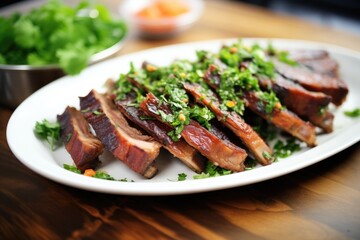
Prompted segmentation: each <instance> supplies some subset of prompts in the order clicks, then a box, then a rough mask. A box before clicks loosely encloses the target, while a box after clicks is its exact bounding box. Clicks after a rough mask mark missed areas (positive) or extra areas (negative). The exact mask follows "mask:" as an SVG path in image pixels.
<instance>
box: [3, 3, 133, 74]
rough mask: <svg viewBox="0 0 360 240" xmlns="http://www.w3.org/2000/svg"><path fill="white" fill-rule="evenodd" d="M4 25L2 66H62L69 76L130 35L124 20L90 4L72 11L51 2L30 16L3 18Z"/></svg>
mask: <svg viewBox="0 0 360 240" xmlns="http://www.w3.org/2000/svg"><path fill="white" fill-rule="evenodd" d="M0 26H1V27H0V63H1V64H15V65H18V64H28V65H45V64H59V65H60V66H61V67H62V68H63V70H64V71H65V72H66V73H68V74H78V73H79V72H80V71H81V70H82V69H83V68H85V67H86V66H87V64H88V62H89V59H90V57H91V56H92V55H93V54H95V53H97V52H99V51H102V50H104V49H106V48H108V47H110V46H112V45H114V44H115V43H116V42H118V41H120V40H121V39H122V38H124V36H125V34H126V32H127V30H126V25H125V23H124V22H123V21H122V20H114V19H112V18H111V17H110V14H109V11H108V10H107V9H106V8H105V7H104V6H102V5H92V4H91V3H90V1H89V2H85V1H84V2H81V3H79V4H78V5H77V6H76V7H75V8H72V7H69V6H67V5H65V4H63V3H62V2H61V1H60V0H49V1H47V2H46V3H45V4H44V5H42V6H40V7H39V8H36V9H33V10H31V11H30V12H29V13H27V14H22V15H21V14H19V13H14V14H13V15H12V16H10V17H7V18H5V17H0Z"/></svg>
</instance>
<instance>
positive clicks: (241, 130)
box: [184, 83, 273, 165]
mask: <svg viewBox="0 0 360 240" xmlns="http://www.w3.org/2000/svg"><path fill="white" fill-rule="evenodd" d="M184 88H185V90H186V91H188V92H189V93H190V94H192V95H193V96H194V97H195V99H196V100H197V101H198V102H200V103H202V104H203V105H205V106H207V107H208V108H209V109H210V110H211V111H212V112H213V113H214V114H215V115H216V117H217V119H218V120H219V122H221V123H222V124H223V125H225V126H226V127H228V128H229V129H230V130H231V131H233V133H235V135H237V136H238V137H239V138H240V139H241V141H242V143H243V144H244V145H245V146H246V147H247V148H248V150H249V151H250V152H251V153H252V154H253V155H254V157H255V159H256V160H257V161H258V162H259V163H260V164H262V165H268V164H270V163H271V162H272V159H271V158H270V159H269V158H267V156H268V155H270V156H271V155H272V154H273V153H272V150H271V148H270V147H269V146H268V145H267V144H266V143H265V142H264V140H263V139H262V138H261V137H260V136H259V135H258V134H257V132H255V130H254V129H253V128H252V127H251V126H250V125H248V124H247V123H246V122H245V121H244V120H243V119H242V118H241V117H240V116H239V115H238V114H236V113H234V112H231V113H230V112H227V111H224V110H221V109H220V103H219V101H218V100H217V97H216V96H215V94H214V93H213V92H212V91H207V92H206V94H202V93H203V92H204V91H206V90H205V89H204V88H203V87H202V86H201V85H199V84H195V83H191V84H190V83H185V84H184Z"/></svg>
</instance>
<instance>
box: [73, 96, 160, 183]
mask: <svg viewBox="0 0 360 240" xmlns="http://www.w3.org/2000/svg"><path fill="white" fill-rule="evenodd" d="M80 106H81V109H82V111H83V113H84V116H85V118H86V120H87V121H88V122H89V123H90V124H91V126H92V127H93V129H94V131H95V133H96V135H97V137H98V138H99V139H100V140H101V142H102V143H103V144H104V146H105V148H106V149H107V150H108V151H110V152H111V153H112V154H113V155H114V156H115V157H116V158H118V159H120V160H121V161H122V162H124V163H125V164H126V165H127V166H128V167H129V168H130V169H132V170H133V171H135V172H137V173H139V174H141V175H143V176H144V177H146V178H151V177H153V176H154V175H155V174H156V172H157V168H156V166H155V165H154V160H155V158H156V157H157V156H158V154H159V152H160V147H161V145H160V144H159V143H158V142H156V141H154V139H153V138H152V137H150V136H147V135H143V134H142V133H141V132H140V131H139V130H137V129H135V128H133V127H131V126H129V124H128V122H127V121H126V119H125V117H124V116H123V115H122V114H121V112H120V111H119V110H118V109H117V108H116V106H115V104H114V103H113V102H112V101H111V100H110V99H109V98H107V97H106V96H105V95H102V94H100V93H98V92H96V91H95V90H92V91H90V93H89V94H88V95H87V96H85V97H80Z"/></svg>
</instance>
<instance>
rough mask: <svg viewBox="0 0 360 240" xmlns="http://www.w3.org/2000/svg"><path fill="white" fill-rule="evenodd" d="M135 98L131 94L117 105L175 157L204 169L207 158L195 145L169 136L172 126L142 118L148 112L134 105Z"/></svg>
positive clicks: (198, 169) (192, 166)
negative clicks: (192, 145)
mask: <svg viewBox="0 0 360 240" xmlns="http://www.w3.org/2000/svg"><path fill="white" fill-rule="evenodd" d="M131 103H133V98H131V97H130V96H129V97H128V98H127V99H125V100H121V101H120V100H119V101H116V102H115V105H116V107H117V108H118V109H119V110H120V111H121V112H122V113H123V114H124V115H125V116H126V117H127V118H128V119H129V120H130V121H132V122H133V123H135V124H136V125H137V126H139V127H141V128H142V129H143V130H145V131H146V132H147V134H149V135H150V136H152V137H153V138H154V139H155V140H156V141H158V142H159V143H161V144H162V146H163V147H164V148H165V149H167V150H168V151H169V152H170V153H171V154H173V155H174V156H175V157H177V158H179V159H180V160H181V161H182V162H183V163H184V164H185V165H187V166H188V167H189V168H190V169H192V170H193V171H195V172H197V173H201V172H203V171H204V166H205V158H204V157H203V156H202V155H201V154H200V153H199V151H197V150H196V149H194V148H193V147H191V146H190V145H189V144H187V143H186V142H185V140H184V139H179V140H178V141H174V140H172V139H171V138H170V137H169V136H168V134H167V133H168V132H170V131H171V128H170V127H168V126H167V125H165V124H163V123H161V122H160V121H158V120H156V119H146V120H144V119H142V118H143V117H145V116H146V113H145V112H144V111H143V110H142V109H140V108H137V107H134V106H133V105H132V104H131Z"/></svg>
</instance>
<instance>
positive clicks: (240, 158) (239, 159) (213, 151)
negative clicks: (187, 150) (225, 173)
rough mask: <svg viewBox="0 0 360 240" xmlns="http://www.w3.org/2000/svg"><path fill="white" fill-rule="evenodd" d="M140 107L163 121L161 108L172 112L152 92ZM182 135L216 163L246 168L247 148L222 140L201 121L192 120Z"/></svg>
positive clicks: (225, 166) (231, 167)
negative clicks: (200, 122) (202, 124)
mask: <svg viewBox="0 0 360 240" xmlns="http://www.w3.org/2000/svg"><path fill="white" fill-rule="evenodd" d="M140 108H141V109H142V110H144V111H145V112H146V113H147V114H148V115H150V116H152V117H155V118H157V119H158V120H159V121H161V117H160V115H159V114H158V112H159V110H161V111H164V112H165V113H166V114H172V113H171V110H170V109H169V108H168V107H167V106H166V105H165V104H159V100H158V99H157V98H156V97H155V96H154V95H153V94H152V93H148V94H147V97H146V99H145V100H144V101H143V102H142V103H141V104H140ZM181 136H182V137H183V138H184V139H185V141H186V142H187V143H188V144H190V145H191V146H192V147H194V148H195V149H197V150H198V151H199V152H200V153H201V154H203V155H204V156H205V157H207V158H208V159H209V160H210V161H211V162H212V163H214V164H215V165H217V166H220V167H222V168H225V169H228V170H231V171H234V172H240V171H243V170H244V169H245V166H244V161H245V158H246V157H247V154H246V152H245V150H243V149H242V148H240V147H237V146H236V145H234V144H232V143H229V142H227V141H223V140H221V139H220V138H218V137H217V136H215V135H214V134H212V133H211V132H209V131H208V130H206V129H205V128H204V127H202V126H201V125H200V124H199V123H197V122H195V121H193V120H190V123H189V124H188V125H185V126H184V128H183V130H182V132H181Z"/></svg>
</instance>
